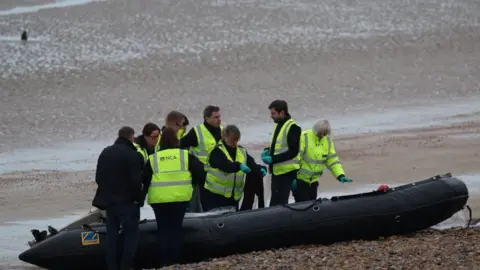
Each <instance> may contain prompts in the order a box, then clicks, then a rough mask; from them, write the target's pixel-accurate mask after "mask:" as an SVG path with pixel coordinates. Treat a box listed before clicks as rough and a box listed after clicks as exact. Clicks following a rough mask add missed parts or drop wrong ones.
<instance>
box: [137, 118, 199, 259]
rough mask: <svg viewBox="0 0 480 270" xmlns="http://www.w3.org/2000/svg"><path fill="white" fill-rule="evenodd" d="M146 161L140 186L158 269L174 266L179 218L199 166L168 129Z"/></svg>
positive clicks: (179, 234) (180, 225)
mask: <svg viewBox="0 0 480 270" xmlns="http://www.w3.org/2000/svg"><path fill="white" fill-rule="evenodd" d="M148 160H149V162H148V163H147V164H146V165H145V168H144V169H143V173H142V179H143V180H142V183H143V185H144V190H147V191H148V194H147V196H148V199H147V202H148V204H149V205H150V206H151V207H152V209H153V212H154V213H155V219H156V221H157V237H158V247H159V248H158V252H159V253H158V256H159V257H158V258H159V260H160V262H159V264H160V265H159V266H166V265H170V264H172V263H176V262H178V258H179V254H180V247H181V243H182V223H183V218H184V216H185V212H186V208H187V205H188V202H189V201H190V200H191V198H192V193H193V186H194V185H196V184H197V183H196V179H198V178H199V175H202V174H203V164H202V163H201V162H200V161H199V160H198V158H197V157H195V156H194V155H192V154H189V153H188V150H185V149H181V148H179V141H178V138H177V131H176V130H174V129H173V128H171V127H166V128H165V129H164V130H163V133H162V137H161V138H160V149H159V151H157V152H155V153H153V154H152V155H150V156H149V157H148Z"/></svg>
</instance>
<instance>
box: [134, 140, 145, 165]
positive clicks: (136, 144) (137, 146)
mask: <svg viewBox="0 0 480 270" xmlns="http://www.w3.org/2000/svg"><path fill="white" fill-rule="evenodd" d="M133 145H134V146H135V147H136V148H137V152H139V153H140V154H141V155H142V157H143V161H144V162H145V163H147V160H148V152H147V149H145V148H142V147H141V146H140V145H139V144H138V143H133Z"/></svg>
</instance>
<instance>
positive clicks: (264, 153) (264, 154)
mask: <svg viewBox="0 0 480 270" xmlns="http://www.w3.org/2000/svg"><path fill="white" fill-rule="evenodd" d="M269 153H270V150H269V149H268V148H265V149H263V152H262V158H263V157H265V156H268V154H269Z"/></svg>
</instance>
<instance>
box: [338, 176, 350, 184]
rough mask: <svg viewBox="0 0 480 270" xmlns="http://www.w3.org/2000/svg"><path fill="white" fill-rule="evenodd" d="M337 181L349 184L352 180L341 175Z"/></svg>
mask: <svg viewBox="0 0 480 270" xmlns="http://www.w3.org/2000/svg"><path fill="white" fill-rule="evenodd" d="M338 181H340V182H341V183H350V182H352V181H353V180H352V179H350V178H348V177H346V176H345V175H341V176H340V177H338Z"/></svg>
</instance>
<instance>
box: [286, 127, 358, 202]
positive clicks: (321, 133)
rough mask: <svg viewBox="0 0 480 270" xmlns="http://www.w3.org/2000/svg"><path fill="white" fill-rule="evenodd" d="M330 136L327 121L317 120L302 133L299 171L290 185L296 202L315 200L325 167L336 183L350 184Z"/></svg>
mask: <svg viewBox="0 0 480 270" xmlns="http://www.w3.org/2000/svg"><path fill="white" fill-rule="evenodd" d="M330 134H331V129H330V123H329V122H328V121H327V120H319V121H318V122H317V123H315V125H314V126H313V128H312V129H309V130H306V131H304V132H302V135H301V137H300V157H301V160H300V169H299V170H298V173H297V178H296V180H294V182H293V184H292V191H293V196H294V198H295V201H296V202H303V201H309V200H316V199H317V189H318V181H319V178H320V176H321V175H322V174H323V169H324V168H325V166H326V167H327V168H328V169H329V170H330V172H331V173H332V174H333V176H335V178H337V179H338V181H340V182H342V183H347V182H352V179H350V178H348V177H346V176H345V172H344V171H343V166H342V164H341V163H340V159H339V157H338V155H337V153H336V151H335V145H334V143H333V140H332V138H330V137H329V136H330Z"/></svg>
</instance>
